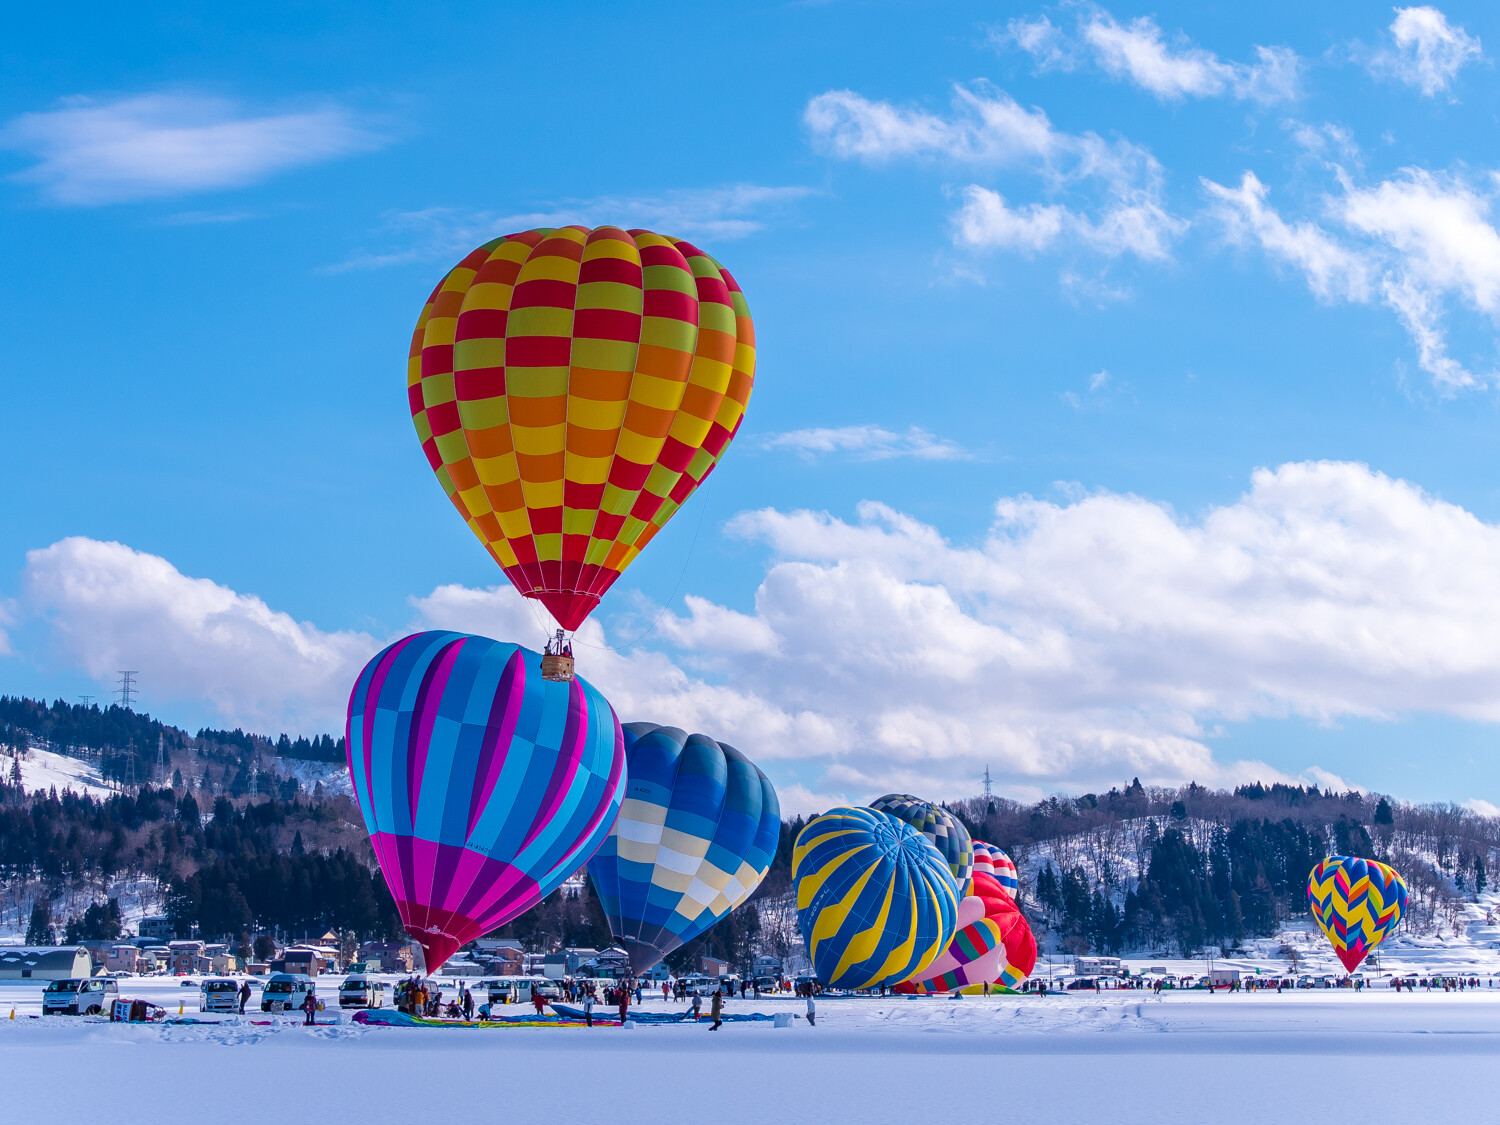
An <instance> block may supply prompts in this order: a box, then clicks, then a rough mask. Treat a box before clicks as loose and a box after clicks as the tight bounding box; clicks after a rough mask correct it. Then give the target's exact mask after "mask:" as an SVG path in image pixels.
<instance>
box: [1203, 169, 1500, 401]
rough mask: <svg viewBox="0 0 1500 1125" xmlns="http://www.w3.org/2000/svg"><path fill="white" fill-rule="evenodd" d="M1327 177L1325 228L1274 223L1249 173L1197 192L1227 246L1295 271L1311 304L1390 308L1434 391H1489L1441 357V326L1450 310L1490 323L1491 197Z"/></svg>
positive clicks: (1496, 241)
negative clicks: (1254, 251) (1332, 188)
mask: <svg viewBox="0 0 1500 1125" xmlns="http://www.w3.org/2000/svg"><path fill="white" fill-rule="evenodd" d="M1336 171H1337V173H1338V177H1339V183H1340V185H1341V190H1340V191H1339V193H1337V194H1333V195H1329V196H1326V197H1325V198H1324V199H1323V200H1322V211H1323V213H1324V214H1323V216H1321V217H1322V218H1323V219H1324V220H1325V222H1327V223H1329V224H1331V226H1325V225H1323V224H1322V223H1319V222H1314V221H1312V220H1302V221H1295V222H1288V221H1286V220H1285V219H1283V218H1282V217H1281V215H1280V213H1279V212H1278V211H1277V210H1276V209H1275V208H1274V207H1273V206H1272V205H1271V204H1270V203H1269V202H1268V196H1269V192H1268V189H1267V188H1266V186H1265V185H1264V184H1263V183H1262V182H1261V181H1260V180H1259V179H1258V178H1257V177H1256V176H1255V174H1254V173H1253V172H1246V173H1245V174H1244V176H1243V177H1242V178H1241V181H1240V183H1239V185H1238V186H1235V187H1228V186H1225V185H1223V184H1218V183H1215V182H1213V181H1210V180H1204V181H1203V184H1204V188H1205V190H1206V191H1207V192H1208V194H1209V196H1210V198H1211V200H1212V201H1213V208H1214V211H1215V212H1216V214H1217V215H1218V217H1219V219H1220V220H1222V222H1223V224H1224V227H1225V229H1226V230H1227V231H1228V233H1229V236H1230V238H1231V239H1232V240H1233V241H1237V242H1241V243H1246V244H1254V245H1258V246H1259V247H1260V248H1261V249H1263V250H1264V251H1265V252H1266V253H1267V254H1268V255H1269V256H1270V257H1271V258H1272V259H1273V260H1276V261H1279V262H1283V263H1285V264H1287V265H1289V266H1292V267H1294V268H1295V269H1297V270H1300V271H1301V272H1302V273H1303V275H1304V276H1305V277H1306V279H1307V283H1308V286H1309V287H1310V288H1311V289H1312V291H1313V292H1314V293H1315V294H1316V295H1317V296H1318V297H1320V298H1321V299H1324V300H1342V301H1351V302H1356V303H1365V302H1370V301H1374V300H1379V301H1381V302H1383V303H1384V304H1386V305H1387V306H1388V307H1390V308H1391V309H1392V310H1393V311H1394V312H1395V313H1396V315H1397V316H1398V317H1399V318H1400V320H1401V322H1402V324H1403V325H1404V326H1405V327H1406V329H1407V331H1408V332H1409V333H1410V334H1411V337H1412V340H1413V342H1414V343H1415V344H1416V347H1417V353H1418V357H1419V362H1420V363H1421V366H1422V368H1423V369H1424V370H1425V371H1427V372H1428V374H1429V375H1431V377H1432V379H1433V381H1434V383H1435V384H1436V385H1437V386H1438V387H1439V388H1440V389H1444V390H1453V389H1456V388H1460V387H1468V386H1476V385H1479V384H1481V383H1484V382H1487V381H1490V377H1489V376H1486V375H1482V374H1476V373H1474V372H1472V371H1470V370H1469V369H1468V368H1466V367H1465V366H1464V365H1463V364H1462V363H1460V362H1459V361H1458V360H1455V359H1454V358H1453V357H1452V356H1451V355H1449V354H1448V345H1447V334H1446V330H1445V327H1444V317H1445V314H1446V312H1447V310H1448V307H1449V306H1450V305H1455V304H1456V305H1459V306H1463V307H1467V308H1469V309H1472V310H1475V311H1477V312H1479V313H1482V314H1484V315H1485V316H1486V317H1487V318H1489V319H1490V320H1491V322H1494V321H1496V320H1500V231H1497V229H1496V227H1495V224H1494V222H1493V221H1492V218H1491V211H1492V208H1493V195H1492V194H1491V193H1487V192H1485V191H1483V190H1481V188H1479V187H1477V186H1476V185H1474V184H1472V183H1470V182H1469V181H1467V180H1465V179H1464V178H1462V177H1459V176H1456V175H1442V174H1437V173H1433V172H1430V171H1428V170H1426V169H1423V168H1407V169H1404V170H1403V171H1401V172H1399V173H1397V174H1396V175H1394V176H1392V177H1390V178H1389V179H1386V180H1382V181H1379V182H1377V183H1375V184H1372V185H1368V186H1359V185H1356V184H1355V183H1354V182H1353V181H1352V179H1351V178H1350V177H1349V175H1348V174H1347V173H1345V172H1344V171H1343V169H1336Z"/></svg>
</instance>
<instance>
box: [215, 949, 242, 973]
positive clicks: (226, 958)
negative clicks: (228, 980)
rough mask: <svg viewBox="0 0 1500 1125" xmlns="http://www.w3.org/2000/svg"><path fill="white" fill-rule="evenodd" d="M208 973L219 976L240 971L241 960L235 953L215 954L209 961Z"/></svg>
mask: <svg viewBox="0 0 1500 1125" xmlns="http://www.w3.org/2000/svg"><path fill="white" fill-rule="evenodd" d="M208 971H209V972H211V973H215V974H217V975H219V976H226V975H228V974H229V973H237V972H239V971H240V959H239V958H238V957H236V956H235V955H234V954H233V953H229V952H227V951H226V952H224V953H215V954H214V955H213V956H212V957H210V958H209V959H208Z"/></svg>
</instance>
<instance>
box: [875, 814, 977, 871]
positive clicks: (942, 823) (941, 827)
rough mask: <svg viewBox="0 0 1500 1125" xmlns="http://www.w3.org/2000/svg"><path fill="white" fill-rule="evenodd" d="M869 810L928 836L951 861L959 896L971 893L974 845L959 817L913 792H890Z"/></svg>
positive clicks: (950, 867)
mask: <svg viewBox="0 0 1500 1125" xmlns="http://www.w3.org/2000/svg"><path fill="white" fill-rule="evenodd" d="M870 807H871V808H872V809H878V810H880V811H881V812H883V813H885V814H887V815H888V816H893V817H895V818H896V819H897V820H899V821H902V822H903V823H905V824H909V825H910V826H911V827H913V828H915V829H916V830H917V831H918V832H920V833H922V835H924V836H926V837H927V839H928V840H930V841H931V842H932V846H933V847H935V848H937V850H938V851H939V852H940V853H941V854H942V856H943V858H944V859H946V860H947V861H948V867H949V869H950V870H951V871H952V872H953V878H954V880H955V881H956V882H957V883H958V889H959V893H960V894H964V895H966V894H968V893H969V873H970V872H971V871H972V870H973V869H974V843H973V841H972V840H971V839H970V838H969V830H968V829H967V828H965V827H964V826H963V823H962V822H961V821H960V820H959V819H958V817H956V816H954V815H953V814H952V813H951V812H949V811H948V810H947V809H945V808H943V806H942V805H935V804H933V803H932V802H931V801H924V800H922V799H921V798H919V797H913V796H912V795H911V794H910V793H887V794H886V795H885V796H884V797H877V798H876V799H875V800H873V801H871V802H870Z"/></svg>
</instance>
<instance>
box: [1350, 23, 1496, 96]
mask: <svg viewBox="0 0 1500 1125" xmlns="http://www.w3.org/2000/svg"><path fill="white" fill-rule="evenodd" d="M1395 11H1396V18H1395V19H1394V20H1392V21H1391V26H1390V29H1389V34H1390V37H1391V43H1392V48H1391V49H1384V50H1379V51H1376V52H1374V53H1373V54H1371V55H1370V56H1369V57H1368V59H1367V60H1366V65H1367V66H1368V67H1369V70H1370V73H1371V74H1373V75H1375V76H1376V77H1377V78H1394V79H1396V80H1397V81H1398V82H1403V83H1405V84H1406V85H1408V86H1411V87H1414V88H1415V89H1418V90H1420V91H1421V92H1422V93H1423V94H1424V95H1426V96H1427V97H1429V98H1430V97H1434V96H1436V95H1437V94H1440V93H1443V92H1445V91H1446V90H1447V89H1448V87H1449V86H1451V85H1452V84H1453V80H1454V79H1455V78H1456V77H1457V76H1458V72H1459V71H1460V70H1462V69H1463V68H1464V67H1465V66H1466V65H1467V64H1469V63H1471V62H1478V61H1479V60H1480V59H1482V58H1484V51H1483V49H1482V48H1481V46H1480V43H1479V37H1478V36H1473V35H1470V34H1468V32H1466V31H1465V30H1464V29H1463V28H1462V27H1459V26H1458V25H1456V24H1450V23H1449V22H1448V17H1447V16H1445V15H1444V14H1443V13H1442V12H1440V11H1439V10H1438V9H1436V8H1433V7H1430V6H1427V5H1423V6H1421V7H1412V8H1397V9H1396V10H1395Z"/></svg>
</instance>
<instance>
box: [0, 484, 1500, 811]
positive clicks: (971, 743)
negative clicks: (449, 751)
mask: <svg viewBox="0 0 1500 1125" xmlns="http://www.w3.org/2000/svg"><path fill="white" fill-rule="evenodd" d="M729 531H730V533H731V534H732V535H735V536H739V537H741V538H743V539H746V540H749V541H752V542H755V543H757V544H759V545H761V546H762V547H763V548H764V549H765V550H767V551H768V552H769V555H770V559H769V562H768V566H767V570H766V574H765V577H764V580H763V581H762V582H761V584H760V586H759V588H758V589H757V590H756V593H755V600H754V605H753V608H752V609H750V610H748V611H745V610H739V609H735V608H732V607H728V606H723V605H719V604H716V603H715V602H713V601H711V600H709V599H706V598H702V597H697V596H690V597H688V598H687V600H686V603H685V607H684V608H683V609H682V610H681V611H678V612H666V613H664V614H663V615H662V616H661V618H660V621H659V625H658V628H657V630H656V632H655V633H654V634H653V635H652V636H651V637H650V638H649V640H648V643H646V644H640V645H633V646H621V647H619V648H616V647H612V644H611V638H610V637H609V636H607V635H606V633H605V631H604V628H603V627H602V626H601V625H600V624H598V623H597V622H593V621H590V622H588V623H586V625H585V626H584V628H583V629H581V630H580V631H579V633H578V635H577V638H576V649H575V651H576V653H577V654H578V657H579V663H580V668H581V669H582V671H583V674H584V675H586V676H587V677H588V678H589V680H590V681H591V682H593V683H595V684H596V685H597V686H598V687H599V688H600V689H601V690H602V691H603V692H604V693H605V694H606V696H607V697H608V698H609V699H610V700H611V702H612V703H613V704H614V705H615V708H616V710H617V711H618V713H619V714H620V716H621V717H622V719H625V720H626V721H629V720H632V719H647V720H652V721H667V722H672V723H674V724H677V725H680V726H683V727H686V728H688V729H696V730H704V731H709V732H712V733H714V734H716V735H717V736H719V737H722V738H725V739H727V740H728V741H730V742H732V743H734V744H735V745H738V746H740V747H741V748H742V749H743V750H745V751H746V752H747V753H749V754H750V755H751V756H752V757H754V758H755V759H756V760H757V761H760V762H762V763H764V764H765V766H766V768H767V769H768V771H769V772H770V773H771V774H772V776H773V778H775V779H776V780H777V781H778V783H779V784H782V785H783V787H784V788H785V790H786V792H787V793H788V794H789V795H791V796H792V797H793V798H794V800H792V801H791V802H790V803H789V805H788V807H789V808H793V807H795V808H798V809H802V808H813V807H817V806H818V805H819V803H822V804H827V803H829V802H831V801H833V800H836V799H840V798H846V797H847V798H853V799H860V800H864V799H868V798H869V797H870V796H871V795H873V794H874V793H875V792H877V791H884V790H892V789H898V790H907V791H915V792H924V793H931V794H934V795H937V796H945V797H949V796H961V795H966V794H969V793H972V792H973V791H974V788H975V779H976V778H977V776H978V775H979V773H980V772H981V771H982V770H983V769H984V768H985V767H986V766H988V767H989V768H990V769H991V771H992V773H993V774H994V775H995V776H996V777H997V778H999V779H1000V780H1001V782H1002V784H1003V787H1004V789H1005V791H1007V792H1010V793H1014V794H1016V795H1023V796H1032V795H1035V794H1040V793H1043V792H1046V791H1049V790H1051V789H1053V788H1056V787H1064V788H1080V787H1088V788H1094V787H1098V786H1107V785H1110V784H1114V783H1117V782H1119V781H1120V780H1121V779H1122V778H1128V777H1131V776H1137V775H1138V776H1140V777H1141V778H1142V780H1145V781H1151V782H1162V783H1173V782H1184V781H1187V780H1189V779H1196V780H1198V781H1200V782H1204V783H1212V784H1228V783H1233V782H1238V781H1243V780H1248V779H1253V778H1261V779H1265V780H1271V779H1279V778H1282V777H1283V775H1282V774H1281V773H1279V772H1278V771H1277V770H1275V769H1272V768H1270V767H1269V766H1267V765H1265V764H1264V763H1260V762H1254V761H1224V760H1220V759H1218V758H1216V757H1215V755H1214V754H1213V753H1212V752H1211V751H1210V749H1209V748H1208V745H1207V734H1206V732H1207V731H1209V730H1210V729H1211V728H1212V727H1213V726H1214V725H1216V724H1218V723H1221V722H1225V721H1237V720H1244V719H1250V718H1253V717H1257V716H1288V715H1297V716H1304V717H1308V718H1312V719H1315V720H1336V719H1338V718H1340V717H1346V716H1364V717H1374V718H1383V717H1392V716H1397V715H1401V714H1406V713H1413V712H1425V713H1440V714H1447V715H1452V716H1457V717H1461V718H1464V719H1470V720H1480V721H1486V722H1495V721H1500V527H1496V526H1492V525H1489V524H1486V523H1484V522H1482V521H1480V520H1479V519H1477V518H1476V517H1475V516H1473V515H1472V514H1470V513H1469V512H1467V511H1465V510H1463V509H1462V508H1459V507H1456V506H1454V505H1452V504H1448V503H1445V502H1443V501H1441V500H1439V499H1436V498H1434V497H1432V496H1430V495H1427V494H1425V493H1424V492H1422V491H1421V490H1420V489H1419V488H1416V487H1414V486H1413V485H1411V484H1409V483H1406V482H1404V481H1400V480H1393V479H1391V478H1389V477H1386V476H1383V475H1382V474H1380V473H1377V472H1373V471H1371V470H1370V469H1369V468H1367V467H1365V466H1363V465H1358V464H1348V463H1329V462H1318V463H1300V464H1288V465H1283V466H1281V467H1279V468H1277V469H1274V470H1269V469H1267V470H1260V471H1257V472H1256V473H1255V474H1254V476H1253V478H1252V480H1251V482H1250V487H1249V489H1248V490H1247V491H1246V493H1245V494H1244V495H1243V496H1241V497H1240V498H1239V499H1238V500H1236V501H1235V502H1233V503H1230V504H1226V505H1223V506H1221V507H1218V508H1214V509H1212V510H1210V511H1208V512H1206V513H1204V514H1203V515H1202V516H1201V517H1198V518H1192V519H1188V518H1184V517H1182V516H1181V515H1179V514H1177V513H1175V512H1173V511H1172V510H1171V509H1169V508H1168V507H1166V506H1164V505H1162V504H1159V503H1155V502H1152V501H1150V500H1147V499H1144V498H1141V497H1137V496H1129V495H1120V494H1114V493H1099V494H1095V495H1084V496H1079V497H1077V498H1075V499H1072V500H1070V501H1067V502H1051V501H1045V500H1038V499H1034V498H1031V497H1026V496H1019V497H1011V498H1006V499H1003V500H1001V501H1000V502H999V503H998V504H997V505H996V508H995V518H994V523H993V526H992V527H991V529H990V531H989V533H988V534H987V535H986V536H985V537H984V538H983V539H982V540H981V541H978V542H975V543H969V544H957V543H952V542H950V541H948V540H946V539H945V538H944V537H943V536H942V535H941V534H940V533H939V532H938V531H936V530H935V529H934V528H932V527H930V526H928V525H926V524H923V523H921V522H920V521H918V520H915V519H912V518H911V517H909V516H907V515H904V514H902V513H900V512H898V511H895V510H893V509H891V508H889V507H887V506H884V505H881V504H877V503H865V504H863V505H861V506H860V508H859V510H858V518H856V519H852V520H846V519H839V518H836V517H834V516H832V515H829V514H827V513H819V512H810V511H778V510H773V509H767V510H763V511H756V512H748V513H742V514H741V515H739V516H738V517H736V518H735V519H734V520H733V521H732V523H731V524H730V528H729ZM22 602H23V607H22V608H23V610H24V611H25V612H28V613H33V614H40V615H44V616H45V617H47V618H48V619H50V621H51V623H52V627H53V633H54V637H55V642H56V644H57V645H58V646H59V648H60V649H61V650H62V652H63V653H64V654H65V655H66V656H67V657H69V658H71V659H72V660H73V661H75V662H76V663H77V664H78V665H79V666H80V667H82V668H84V669H85V670H87V671H89V672H90V673H91V674H93V675H96V676H98V677H99V678H100V679H101V680H107V679H108V678H110V677H112V675H113V673H114V670H115V669H116V668H120V667H135V668H140V669H142V678H143V679H144V680H146V681H147V682H148V683H150V684H151V686H152V689H153V692H154V693H156V692H169V693H172V694H173V695H175V697H176V698H179V699H189V698H194V699H199V700H206V701H207V702H208V704H209V705H211V706H212V707H214V708H216V709H217V710H218V713H219V714H220V715H221V716H222V717H223V720H224V721H226V722H237V723H247V724H250V725H253V726H259V727H262V728H263V729H264V728H267V727H269V728H271V729H276V728H277V727H278V726H286V727H288V728H289V729H308V730H323V729H332V728H335V727H336V726H337V725H338V724H339V723H340V722H341V717H342V709H343V704H344V699H345V696H346V693H347V691H348V687H349V684H350V683H351V682H352V680H353V678H354V676H355V674H356V673H357V671H358V668H359V667H360V666H361V664H362V663H363V661H365V660H366V659H367V658H368V657H369V656H370V655H371V654H372V653H373V652H374V651H375V649H376V648H378V647H379V645H380V644H382V643H383V641H382V640H379V639H376V638H374V637H370V636H367V635H364V634H356V633H327V632H323V631H321V630H319V629H317V628H316V627H314V626H312V625H309V624H306V623H299V622H296V621H294V620H293V619H291V618H290V617H288V616H287V615H286V614H283V613H278V612H276V611H274V610H272V609H270V608H268V607H267V606H266V605H265V604H264V603H263V602H262V601H260V600H259V599H256V598H253V597H249V596H247V595H244V594H239V593H236V592H234V591H232V590H229V589H226V588H224V587H223V586H220V585H217V584H215V583H213V582H210V581H207V580H204V579H195V578H189V577H186V576H184V575H182V574H181V573H179V572H178V571H177V570H176V569H174V568H173V567H172V566H171V565H170V564H169V563H167V562H166V561H165V560H163V559H160V558H156V557H154V556H151V555H145V554H141V553H140V552H136V551H132V550H130V549H129V548H126V547H123V546H121V545H119V544H116V543H99V542H96V541H93V540H87V539H69V540H64V541H62V542H60V543H57V544H54V545H53V546H52V547H49V548H46V549H44V550H39V551H35V552H32V554H31V555H30V556H29V559H28V566H27V583H26V587H25V593H24V595H23V599H22ZM412 609H413V619H412V621H411V622H409V623H408V625H409V627H441V628H453V629H461V630H464V631H470V632H478V633H483V634H488V635H492V636H498V637H504V638H508V639H515V640H518V641H521V642H522V643H527V644H530V645H537V644H539V643H540V641H541V640H542V639H543V637H544V636H545V632H546V626H545V623H544V621H543V619H542V618H541V617H540V616H539V614H538V613H537V611H536V610H535V608H534V607H533V606H532V605H531V603H528V602H527V601H525V600H524V599H522V598H521V597H520V596H519V595H518V594H517V593H516V592H515V591H514V590H512V589H511V588H510V587H509V586H497V587H494V588H490V589H482V590H480V589H470V588H466V587H461V586H443V587H440V588H438V589H436V590H434V591H432V593H430V594H428V595H427V596H425V597H420V598H416V599H414V600H413V603H412ZM387 639H389V638H387ZM614 643H615V644H618V643H619V642H618V640H615V642H614ZM299 716H300V717H302V719H303V722H302V724H301V725H300V726H299V724H298V722H297V717H299ZM308 723H311V725H310V726H309V725H307V724H308ZM1306 765H1307V772H1305V773H1304V774H1303V775H1302V776H1304V777H1306V778H1309V779H1315V780H1318V781H1319V782H1320V783H1322V782H1323V781H1325V780H1326V779H1327V778H1326V775H1325V774H1323V773H1320V772H1317V770H1316V763H1313V762H1309V763H1307V764H1306ZM1353 780H1356V781H1357V780H1358V779H1353Z"/></svg>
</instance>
